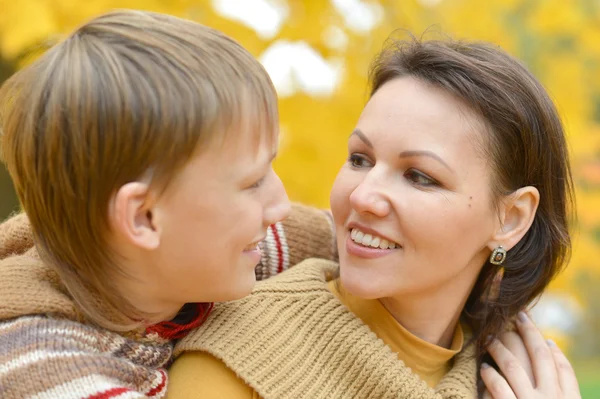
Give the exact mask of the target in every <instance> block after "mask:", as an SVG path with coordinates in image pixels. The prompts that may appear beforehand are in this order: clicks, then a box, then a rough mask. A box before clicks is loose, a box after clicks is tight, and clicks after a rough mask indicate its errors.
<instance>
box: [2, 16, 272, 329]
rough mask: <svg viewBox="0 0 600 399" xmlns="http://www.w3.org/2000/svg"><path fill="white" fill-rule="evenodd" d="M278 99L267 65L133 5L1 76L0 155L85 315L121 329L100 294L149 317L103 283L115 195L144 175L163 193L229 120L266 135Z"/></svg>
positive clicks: (130, 315)
mask: <svg viewBox="0 0 600 399" xmlns="http://www.w3.org/2000/svg"><path fill="white" fill-rule="evenodd" d="M276 102H277V99H276V94H275V90H274V88H273V85H272V83H271V81H270V79H269V77H268V75H267V73H266V71H265V70H264V69H263V67H262V66H261V65H260V64H259V63H258V61H257V60H256V59H255V58H254V57H252V56H251V55H250V54H249V53H248V52H247V51H246V50H245V49H244V48H243V47H241V46H240V45H239V44H238V43H236V42H235V41H233V40H232V39H230V38H228V37H227V36H225V35H224V34H222V33H220V32H218V31H216V30H213V29H210V28H207V27H205V26H202V25H200V24H197V23H194V22H191V21H187V20H183V19H179V18H176V17H173V16H168V15H161V14H157V13H151V12H142V11H131V10H120V11H114V12H110V13H107V14H104V15H102V16H99V17H97V18H95V19H93V20H91V21H89V22H87V23H85V24H84V25H82V26H81V27H79V28H78V29H77V30H76V31H75V32H74V33H72V34H71V35H70V36H69V37H68V38H66V40H64V41H63V42H61V43H59V44H57V45H56V46H55V47H53V48H52V49H50V50H49V51H48V52H47V53H46V54H44V55H43V56H42V57H41V58H39V59H38V60H37V61H35V62H34V63H33V64H32V65H30V66H28V67H27V68H25V69H23V70H21V71H20V72H18V73H16V74H15V75H13V76H12V77H11V78H10V79H9V80H7V81H6V82H5V84H4V85H3V87H2V88H1V89H0V107H1V108H0V112H1V113H0V116H1V125H0V126H1V129H2V130H1V132H2V137H1V140H2V141H1V152H2V156H3V159H4V161H5V163H6V165H7V167H8V170H9V172H10V174H11V176H12V179H13V181H14V184H15V188H16V191H17V194H18V196H19V198H20V200H21V203H22V205H23V207H24V209H25V211H26V212H27V214H28V216H29V218H30V221H31V225H32V228H33V231H34V236H35V241H36V244H37V247H38V250H39V252H40V255H41V256H42V258H43V259H44V260H45V261H47V262H48V263H49V264H51V265H52V266H53V267H55V268H56V269H57V270H58V272H59V274H60V276H61V278H62V280H63V281H64V284H65V285H66V287H67V289H68V290H69V292H70V293H71V295H72V296H73V297H74V299H75V300H76V301H77V303H78V304H79V306H80V307H81V309H82V310H83V312H84V314H85V315H86V316H87V317H88V318H90V319H91V320H93V321H94V322H96V323H98V324H100V325H102V326H104V327H108V328H111V329H117V328H119V327H123V325H124V324H123V323H122V321H119V323H115V320H114V317H111V316H107V312H106V309H104V310H103V311H100V308H101V306H99V305H98V303H99V302H101V303H102V304H103V305H102V307H106V305H108V306H109V308H108V309H109V310H111V311H114V313H117V314H123V315H127V317H126V319H128V322H132V321H134V320H140V319H141V318H143V317H145V316H147V315H142V314H140V313H139V312H138V311H137V310H136V309H134V308H133V306H132V305H131V304H129V302H127V301H126V300H125V298H124V297H123V295H122V294H121V293H119V292H118V291H117V290H116V289H115V287H114V285H113V284H112V283H111V277H112V279H114V276H115V273H116V272H121V269H120V268H119V262H118V256H117V255H116V254H115V253H114V251H112V250H111V248H110V246H109V243H108V241H109V240H108V237H109V221H108V206H109V201H110V199H111V197H112V196H113V195H114V194H115V192H116V191H117V190H118V189H119V188H120V187H121V186H122V185H124V184H126V183H128V182H131V181H135V180H138V179H141V178H143V177H145V176H151V184H152V185H153V186H154V187H160V189H164V187H165V186H166V185H167V183H168V181H169V180H170V179H171V178H172V177H173V175H174V174H176V173H177V172H178V171H179V170H180V169H181V168H182V167H183V166H184V165H185V164H186V162H187V161H188V160H189V159H190V158H191V157H192V156H193V155H194V154H197V153H198V152H199V151H201V150H202V148H205V147H206V145H208V143H209V142H213V141H222V140H223V137H224V135H225V134H235V128H236V126H237V125H238V124H241V123H247V122H248V121H249V122H250V123H252V124H253V125H251V126H252V130H253V131H254V132H257V134H258V135H259V136H262V135H267V137H271V138H272V137H274V136H273V134H274V132H276V130H277V124H278V121H277V118H278V116H277V104H276ZM248 118H250V119H249V120H248ZM242 119H244V120H243V121H242ZM98 299H100V301H99V300H98ZM108 313H112V312H108Z"/></svg>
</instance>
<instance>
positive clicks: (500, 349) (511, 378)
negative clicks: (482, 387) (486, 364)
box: [487, 339, 534, 398]
mask: <svg viewBox="0 0 600 399" xmlns="http://www.w3.org/2000/svg"><path fill="white" fill-rule="evenodd" d="M487 349H488V352H489V353H490V355H491V356H492V358H494V360H495V361H496V364H497V365H498V367H499V368H500V371H502V373H503V374H504V378H505V379H506V381H507V382H508V384H509V385H510V387H511V388H512V390H513V391H514V393H515V394H516V395H517V397H519V398H527V397H529V395H531V393H532V392H533V390H534V386H533V383H532V382H531V380H530V379H529V376H528V375H527V372H526V371H525V370H524V369H523V367H522V366H521V364H520V362H519V359H517V358H516V356H515V355H513V354H512V353H511V352H510V351H509V350H508V349H506V347H505V346H504V344H502V342H500V341H499V340H497V339H495V340H493V341H492V343H491V344H490V345H489V346H488V348H487ZM488 389H489V387H488ZM490 392H491V389H490ZM491 393H492V395H494V392H491Z"/></svg>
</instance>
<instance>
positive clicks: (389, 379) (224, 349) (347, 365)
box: [175, 259, 477, 399]
mask: <svg viewBox="0 0 600 399" xmlns="http://www.w3.org/2000/svg"><path fill="white" fill-rule="evenodd" d="M336 268H337V264H335V263H333V262H330V261H326V260H322V259H310V260H307V261H305V262H303V263H301V264H299V265H297V266H296V267H294V268H293V269H291V270H289V271H287V272H286V273H284V274H282V275H279V276H276V277H274V278H272V279H269V280H267V281H263V282H260V283H259V284H258V285H257V286H256V288H255V290H254V291H253V293H252V294H251V295H250V296H249V297H246V298H244V299H241V300H239V301H235V302H230V303H224V304H218V305H217V306H216V307H215V309H214V311H213V314H212V315H211V316H210V317H209V318H208V320H207V321H206V322H205V324H204V325H203V326H201V327H200V328H199V329H198V330H196V331H193V332H192V333H190V334H189V335H188V336H187V337H186V338H184V339H183V340H181V341H180V342H179V343H178V344H177V345H176V347H175V355H177V354H179V353H181V352H182V351H192V350H195V351H205V352H208V353H210V354H212V355H213V356H215V357H217V358H219V359H221V360H222V361H223V362H224V363H225V364H226V365H227V366H228V367H229V368H230V369H232V370H233V371H234V372H235V373H236V374H237V375H239V376H240V377H241V378H242V379H243V380H244V381H246V383H247V384H248V385H250V386H251V387H252V388H253V389H254V390H255V391H256V392H257V393H258V394H259V395H260V396H261V398H264V399H286V398H290V399H292V398H293V399H300V398H307V399H309V398H310V399H321V398H322V399H329V398H415V399H416V398H425V399H427V398H436V399H441V398H455V399H458V398H474V397H476V396H477V394H476V376H477V370H476V362H475V358H474V356H473V355H474V351H473V348H472V346H469V347H467V348H465V349H464V350H463V351H462V352H461V353H459V354H458V355H457V356H456V357H455V359H454V362H453V366H452V369H451V370H450V372H449V373H448V374H446V376H445V377H444V378H443V379H442V381H441V382H440V383H439V384H438V386H437V387H436V389H435V391H434V390H433V389H431V388H429V387H428V386H427V384H426V383H425V382H424V381H423V380H421V379H420V378H419V377H418V376H417V375H416V374H414V373H412V371H411V370H410V369H409V368H407V367H406V366H405V365H404V363H403V362H402V361H400V360H398V357H397V355H396V354H395V353H393V352H392V350H391V349H390V348H389V347H388V346H387V345H385V344H384V343H383V341H381V340H380V339H379V338H378V337H377V336H376V335H375V334H374V333H373V332H371V330H370V329H369V328H368V327H367V326H366V325H365V324H364V323H363V322H362V321H361V320H360V319H359V318H358V317H356V316H355V315H354V314H353V313H351V312H350V311H349V310H348V309H347V308H346V307H345V306H344V305H343V304H342V303H341V302H340V301H339V300H338V299H337V298H336V297H335V295H334V294H333V293H331V292H330V291H329V289H328V287H327V281H328V279H330V276H331V275H332V274H333V273H334V271H335V269H336ZM198 372H199V373H201V372H202V371H201V370H198Z"/></svg>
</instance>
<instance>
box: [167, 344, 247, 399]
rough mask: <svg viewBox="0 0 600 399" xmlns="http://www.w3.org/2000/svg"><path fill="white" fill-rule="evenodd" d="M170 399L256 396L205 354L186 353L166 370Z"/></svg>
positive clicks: (223, 364)
mask: <svg viewBox="0 0 600 399" xmlns="http://www.w3.org/2000/svg"><path fill="white" fill-rule="evenodd" d="M167 397H168V398H169V399H177V398H186V399H194V398H206V399H210V398H231V399H256V398H258V395H257V394H256V392H255V391H254V390H253V389H252V388H251V387H250V386H248V385H247V384H246V383H245V382H244V380H242V379H241V378H239V377H238V376H237V375H236V374H235V372H234V371H233V370H231V369H230V368H229V367H227V366H226V365H225V363H223V362H222V361H221V360H219V359H217V358H216V357H214V356H212V355H210V354H208V353H206V352H199V351H197V352H186V353H184V354H183V355H181V356H180V357H178V358H177V360H175V362H174V363H173V365H172V366H171V368H170V369H169V387H168V390H167Z"/></svg>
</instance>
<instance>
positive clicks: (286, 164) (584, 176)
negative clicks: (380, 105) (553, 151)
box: [0, 0, 600, 398]
mask: <svg viewBox="0 0 600 399" xmlns="http://www.w3.org/2000/svg"><path fill="white" fill-rule="evenodd" d="M113 8H139V9H147V10H153V11H158V12H164V13H169V14H174V15H177V16H181V17H185V18H189V19H193V20H196V21H198V22H201V23H203V24H206V25H209V26H212V27H214V28H217V29H219V30H222V31H223V32H225V33H227V34H229V35H230V36H232V37H233V38H235V39H237V40H238V41H240V42H241V43H242V45H244V46H245V47H246V48H248V49H249V50H250V51H251V52H252V53H253V54H254V55H255V56H256V57H258V58H259V59H260V60H261V62H263V64H264V65H265V67H266V68H267V70H268V71H269V73H270V75H271V77H272V79H273V81H274V82H275V84H276V87H277V89H278V93H279V96H280V112H281V131H282V141H281V150H280V156H279V159H278V160H277V162H276V169H277V171H278V172H279V174H280V176H281V177H282V179H283V181H284V183H285V185H286V187H287V189H288V192H289V195H290V198H291V199H292V200H296V201H302V202H305V203H308V204H313V205H316V206H320V207H328V202H329V199H328V197H329V189H330V187H331V184H332V182H333V180H334V178H335V175H336V173H337V170H338V168H339V167H340V165H341V164H342V163H343V162H344V161H345V156H346V140H347V138H348V135H349V133H350V132H351V130H352V128H353V126H354V124H355V122H356V120H357V118H358V116H359V114H360V112H361V110H362V107H363V106H364V104H365V102H366V100H367V80H366V78H367V71H368V66H369V62H370V60H371V58H372V57H373V55H374V54H375V53H376V52H377V51H378V50H379V49H380V48H381V46H382V44H383V42H384V41H385V39H386V38H387V37H388V36H389V35H390V34H391V33H392V32H393V31H394V30H396V29H398V28H401V29H405V30H408V31H410V32H413V33H414V34H415V35H416V36H420V35H421V34H422V33H423V32H425V31H428V32H429V33H428V34H433V35H434V36H436V35H437V36H436V37H439V35H440V33H441V34H443V35H448V36H451V37H454V38H468V39H476V40H485V41H491V42H494V43H497V44H499V45H500V46H501V47H503V48H504V49H505V50H507V51H508V52H510V53H511V54H513V55H515V56H517V57H518V58H520V59H522V60H523V61H524V62H525V63H526V64H527V65H528V66H529V68H530V69H531V70H532V71H533V72H534V74H535V75H536V76H538V77H539V78H540V80H541V81H542V82H543V83H544V85H545V86H546V87H547V89H548V91H549V92H550V93H551V95H552V97H553V98H554V99H555V101H556V103H557V105H558V108H559V110H560V112H561V114H562V117H563V120H564V122H565V125H566V128H567V132H568V137H569V142H570V146H571V154H572V164H573V172H574V178H575V181H576V185H577V209H578V220H577V221H573V233H574V237H575V246H574V253H573V258H572V260H571V263H570V265H569V267H568V268H567V269H566V271H565V272H564V273H563V274H562V276H561V277H560V278H559V279H558V280H557V281H555V282H554V283H553V285H552V287H551V289H550V290H549V291H548V293H547V294H546V295H544V297H543V298H542V299H541V301H540V303H539V304H538V305H537V306H536V307H535V308H534V311H533V314H534V317H535V318H536V320H537V322H538V324H539V325H540V326H541V327H542V328H543V329H544V331H545V332H546V334H547V335H549V336H551V337H553V338H554V339H555V340H556V341H557V342H558V343H559V344H560V346H561V347H562V348H563V349H565V350H566V351H567V352H568V354H569V357H570V358H571V359H572V360H573V362H574V364H575V366H576V369H577V373H578V376H579V378H580V382H581V384H582V390H583V393H584V398H586V397H589V398H592V397H598V398H600V360H599V359H600V338H598V336H599V333H600V1H598V0H578V1H577V0H487V1H481V0H395V1H394V0H389V1H385V0H381V1H360V0H287V1H286V0H131V1H125V0H121V1H119V0H88V1H85V2H83V1H75V0H20V1H15V0H11V1H9V0H0V81H2V80H4V79H6V78H7V77H8V76H10V74H12V73H13V72H14V71H15V70H16V69H18V68H19V67H20V66H22V65H24V64H25V63H27V62H28V60H30V59H31V57H33V56H35V55H36V54H39V52H40V51H43V50H44V49H45V48H47V46H48V45H51V44H52V43H55V42H56V41H57V40H60V38H61V35H63V34H65V33H68V32H69V31H71V30H72V29H74V28H75V27H76V26H77V25H78V24H80V23H81V22H83V21H85V20H86V19H88V18H90V17H92V16H94V15H96V14H98V13H101V12H103V11H106V10H109V9H113ZM432 32H433V33H432ZM0 172H1V173H0V193H1V194H2V195H1V196H0V217H2V218H4V217H5V216H6V215H8V214H9V213H10V212H11V211H13V210H15V209H16V208H17V202H16V199H15V198H14V192H13V191H12V187H11V185H10V181H9V179H8V177H7V175H6V173H5V171H4V170H0Z"/></svg>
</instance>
